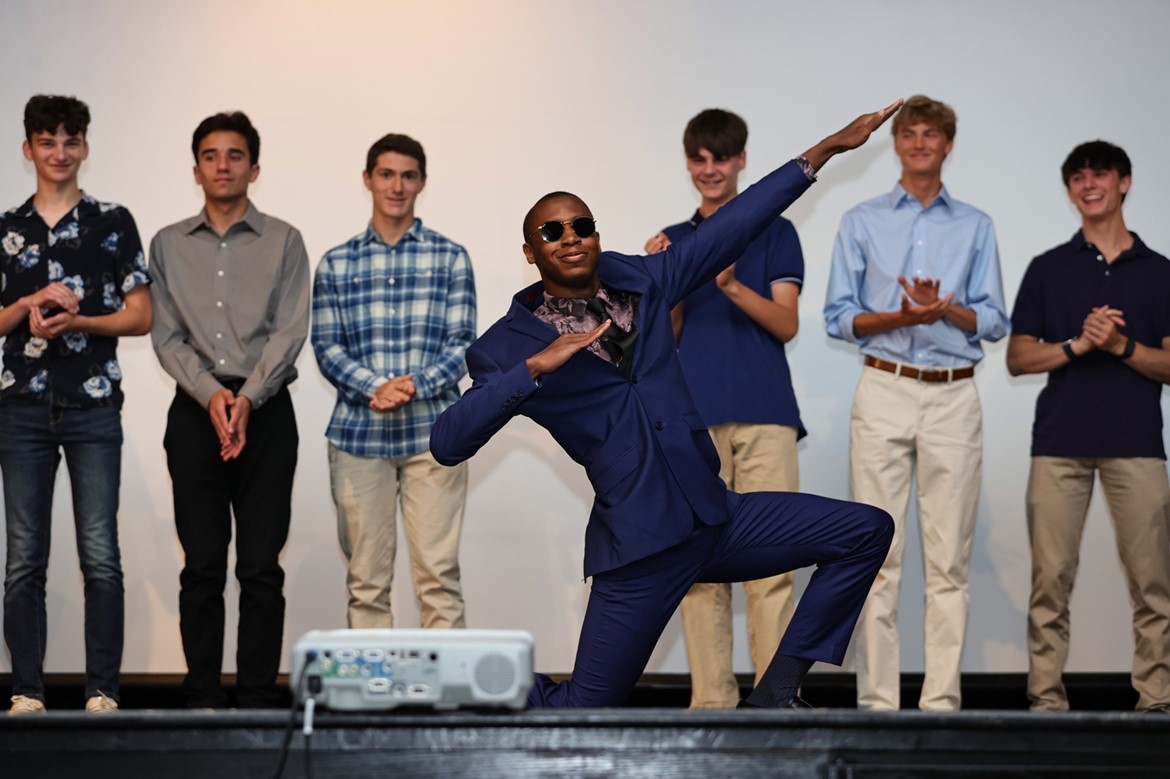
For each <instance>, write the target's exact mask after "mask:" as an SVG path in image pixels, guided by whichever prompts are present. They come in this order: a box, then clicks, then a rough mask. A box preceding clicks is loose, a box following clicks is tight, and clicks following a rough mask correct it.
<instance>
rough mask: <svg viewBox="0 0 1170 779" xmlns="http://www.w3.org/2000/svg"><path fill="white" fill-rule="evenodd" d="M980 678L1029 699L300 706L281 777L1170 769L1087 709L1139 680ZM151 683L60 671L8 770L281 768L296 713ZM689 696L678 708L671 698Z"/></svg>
mask: <svg viewBox="0 0 1170 779" xmlns="http://www.w3.org/2000/svg"><path fill="white" fill-rule="evenodd" d="M978 676H979V677H984V676H986V678H978V679H972V678H969V677H964V695H965V699H966V700H965V703H966V704H967V705H968V706H970V705H971V704H972V703H974V702H975V701H973V700H972V698H974V699H976V700H978V699H979V698H980V695H981V694H982V695H983V696H984V697H985V698H986V699H987V700H988V701H991V702H994V701H996V700H1012V701H1019V703H1018V705H1017V703H1009V704H1007V705H1003V704H1002V703H1001V706H1002V708H998V709H997V708H968V709H966V710H964V711H962V712H954V713H948V714H931V713H925V712H919V711H909V710H904V711H901V712H892V713H875V712H859V711H857V710H855V709H853V708H846V707H840V708H822V709H817V710H812V711H808V710H805V711H716V712H712V711H706V712H704V711H689V710H687V709H685V708H683V706H685V702H686V698H685V694H686V692H687V690H686V685H685V684H679V683H678V678H677V677H675V678H673V679H672V678H670V677H661V678H653V677H648V678H647V680H645V681H644V683H643V684H641V685H639V688H638V690H637V692H636V693H635V695H634V696H633V697H632V699H631V702H630V704H631V705H629V706H627V707H626V708H622V709H607V710H584V711H568V712H554V711H525V712H518V713H503V712H475V711H459V712H448V713H439V712H418V711H409V710H405V709H401V710H396V711H393V712H387V713H377V714H334V713H330V712H326V711H318V712H317V715H316V717H315V718H314V728H313V735H312V737H311V740H310V741H309V743H308V745H307V746H308V749H306V739H305V737H304V735H303V733H302V732H301V721H300V715H298V717H297V723H296V724H297V726H296V728H295V730H293V731H292V736H291V749H290V751H289V753H288V762H287V765H286V766H285V768H284V771H283V774H282V775H283V776H285V777H290V778H291V777H317V778H321V777H336V778H338V779H340V778H341V777H344V778H345V779H359V778H360V777H444V778H446V777H497V776H498V777H559V776H572V777H577V776H579V777H671V778H672V779H674V778H678V779H682V778H684V777H704V778H706V777H724V776H726V777H753V779H754V778H755V777H760V778H762V777H789V776H791V777H818V778H819V777H824V778H826V779H829V778H832V779H837V778H840V779H864V778H865V777H878V776H880V777H887V776H899V777H901V776H906V777H947V776H959V777H978V776H996V777H1001V776H1047V777H1090V776H1101V777H1139V776H1140V777H1170V716H1167V715H1161V714H1135V713H1133V712H1132V711H1103V710H1102V711H1092V710H1083V707H1084V706H1085V705H1086V704H1092V703H1096V704H1100V703H1102V702H1103V701H1104V702H1106V703H1109V702H1113V701H1112V699H1111V698H1110V697H1109V696H1111V695H1112V696H1114V697H1116V698H1117V699H1118V700H1119V701H1120V699H1122V698H1126V699H1127V700H1128V702H1122V703H1121V706H1122V707H1129V706H1132V705H1133V701H1132V692H1130V694H1129V695H1128V696H1126V695H1124V689H1122V688H1123V687H1126V686H1127V685H1124V684H1123V683H1121V682H1123V680H1124V677H1123V676H1122V675H1116V674H1111V675H1104V676H1100V677H1079V676H1070V679H1069V681H1070V687H1071V691H1072V693H1073V695H1072V698H1073V701H1074V706H1075V705H1077V701H1078V699H1079V700H1080V705H1081V707H1082V710H1080V711H1075V712H1071V713H1065V714H1032V713H1029V712H1027V711H1026V710H1024V708H1023V702H1022V692H1021V691H1022V681H1023V680H1022V676H1021V675H1015V674H1008V675H1002V676H1000V675H978ZM683 678H684V679H685V677H683ZM916 681H918V680H916V679H915V678H914V677H910V678H909V684H908V685H907V687H908V688H909V689H906V690H904V693H913V694H915V695H916V691H915V690H914V685H915V682H916ZM1119 683H1121V684H1119ZM150 686H151V685H147V684H145V683H144V682H142V681H141V680H140V681H138V682H135V681H133V678H131V680H130V684H129V685H128V686H127V689H126V690H125V692H124V695H123V704H124V707H123V711H121V712H119V713H117V714H111V715H101V716H97V715H86V714H84V713H82V712H80V711H79V704H78V703H77V702H76V700H71V701H69V703H68V704H64V703H63V705H62V706H61V707H54V706H53V703H54V697H53V694H54V693H55V694H57V695H62V696H63V695H65V694H66V693H67V692H72V693H73V694H75V695H79V691H78V690H77V689H73V688H72V685H64V684H62V683H61V682H60V680H57V684H55V685H54V686H53V687H51V688H50V693H51V694H50V697H49V703H50V708H51V711H50V712H49V713H48V714H45V715H34V716H24V717H12V718H10V717H0V777H36V779H41V777H45V778H46V779H51V778H54V777H70V778H72V777H85V778H86V779H91V778H92V779H102V778H103V777H167V778H168V779H169V778H171V777H174V778H175V779H182V778H185V777H199V778H200V779H202V778H203V777H213V778H214V779H229V778H230V777H246V778H247V779H261V778H264V777H271V776H274V775H275V771H276V769H277V766H278V762H279V760H280V756H281V748H282V745H283V743H284V741H285V738H286V734H287V733H289V729H288V725H289V722H290V718H289V714H288V712H287V711H284V712H282V711H277V710H272V711H255V712H245V711H221V712H188V711H184V710H182V709H165V708H154V709H146V710H144V709H142V708H140V707H137V706H134V707H131V706H130V703H131V701H132V700H134V699H135V698H138V699H139V700H140V701H145V700H146V699H147V698H148V697H150V696H155V697H156V698H157V699H160V700H161V699H162V697H160V696H171V697H174V696H175V695H176V693H177V690H176V689H175V688H174V687H173V685H158V684H155V685H153V686H154V687H155V688H157V689H154V690H148V689H147V688H148V687H150ZM1000 687H1002V689H1000ZM846 691H848V692H849V693H850V696H851V694H852V676H851V675H846V674H824V675H822V674H818V675H814V676H811V677H809V679H808V681H807V683H806V684H805V686H804V693H805V695H806V697H808V698H810V699H812V700H813V701H814V702H817V703H821V704H822V705H831V701H832V700H834V699H835V696H838V695H842V694H844V692H846ZM997 691H998V692H997ZM1094 691H1095V693H1094V694H1092V695H1091V694H1090V693H1093V692H1094ZM973 693H974V694H973ZM1005 695H1006V696H1007V697H1004V696H1005ZM70 697H71V698H72V697H73V696H72V695H71V696H70ZM675 699H677V700H679V701H680V703H679V704H678V705H672V703H671V701H673V700H675ZM647 703H649V704H655V705H654V706H647V705H645V704H647ZM848 705H852V699H851V697H850V699H849V700H848ZM65 706H68V709H66V708H65Z"/></svg>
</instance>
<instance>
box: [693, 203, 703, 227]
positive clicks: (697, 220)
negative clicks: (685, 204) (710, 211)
mask: <svg viewBox="0 0 1170 779" xmlns="http://www.w3.org/2000/svg"><path fill="white" fill-rule="evenodd" d="M706 218H707V217H705V216H703V214H702V212H700V211H699V209H697V208H696V209H695V215H694V216H692V217H691V220H690V221H691V226H692V227H698V226H699V225H701V224H703V220H704V219H706Z"/></svg>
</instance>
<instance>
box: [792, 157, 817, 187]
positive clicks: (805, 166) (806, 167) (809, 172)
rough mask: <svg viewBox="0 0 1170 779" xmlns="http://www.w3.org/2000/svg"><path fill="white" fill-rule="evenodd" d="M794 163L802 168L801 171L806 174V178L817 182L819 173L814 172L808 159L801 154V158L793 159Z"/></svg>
mask: <svg viewBox="0 0 1170 779" xmlns="http://www.w3.org/2000/svg"><path fill="white" fill-rule="evenodd" d="M793 161H794V162H796V164H797V165H799V166H800V170H801V172H803V173H804V176H805V178H807V179H808V180H809V181H816V180H817V172H816V171H815V170H813V166H812V163H811V162H809V161H808V157H806V156H804V155H803V154H801V155H800V156H799V157H795V158H793Z"/></svg>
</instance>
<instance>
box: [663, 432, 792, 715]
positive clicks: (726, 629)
mask: <svg viewBox="0 0 1170 779" xmlns="http://www.w3.org/2000/svg"><path fill="white" fill-rule="evenodd" d="M710 433H711V440H712V441H714V442H715V449H716V450H717V451H718V452H719V462H720V469H719V476H720V478H722V479H723V481H724V482H725V483H726V484H727V486H728V487H729V488H730V489H732V490H734V491H735V492H764V491H780V492H795V491H797V490H798V489H800V472H799V469H798V467H797V461H796V428H794V427H788V426H785V425H746V424H735V423H731V424H726V425H716V426H715V427H712V428H711V429H710ZM794 581H795V574H793V573H783V574H780V575H779V576H770V577H768V578H766V579H757V580H755V581H750V582H744V583H743V588H744V592H745V593H746V594H747V628H748V645H749V646H750V648H751V655H752V665H753V666H754V667H755V670H756V682H759V680H760V676H762V675H763V673H764V671H765V670H767V668H768V663H769V662H771V660H772V656H773V655H774V654H776V648H777V647H778V646H780V638H781V636H783V635H784V629H785V628H787V627H788V622H789V620H791V619H792V611H793V607H794V603H793V598H792V586H793V583H794ZM679 610H680V612H681V614H682V619H683V636H684V638H685V639H686V645H687V660H688V662H689V664H690V668H691V708H695V709H730V708H735V705H736V704H737V703H739V684H738V682H736V680H735V673H734V668H733V666H732V657H731V647H732V624H731V585H730V584H709V583H699V584H695V585H693V586H692V587H691V589H690V591H689V592H688V593H687V595H686V597H685V598H683V601H682V605H681V606H680V607H679Z"/></svg>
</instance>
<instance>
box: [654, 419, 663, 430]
mask: <svg viewBox="0 0 1170 779" xmlns="http://www.w3.org/2000/svg"><path fill="white" fill-rule="evenodd" d="M664 427H666V425H664V424H662V420H661V419H660V420H658V421H657V422H655V423H654V429H655V430H661V429H662V428H664Z"/></svg>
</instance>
